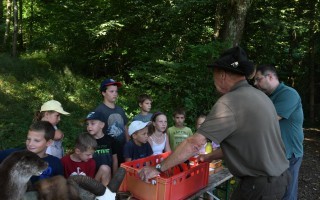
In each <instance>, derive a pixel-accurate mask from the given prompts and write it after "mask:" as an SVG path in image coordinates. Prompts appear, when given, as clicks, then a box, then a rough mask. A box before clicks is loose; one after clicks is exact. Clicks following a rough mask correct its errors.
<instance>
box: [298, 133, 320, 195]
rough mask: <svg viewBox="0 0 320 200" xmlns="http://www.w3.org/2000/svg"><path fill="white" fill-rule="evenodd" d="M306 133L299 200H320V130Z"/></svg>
mask: <svg viewBox="0 0 320 200" xmlns="http://www.w3.org/2000/svg"><path fill="white" fill-rule="evenodd" d="M304 133H305V135H304V137H305V139H304V156H303V160H302V164H301V168H300V174H299V200H320V129H305V130H304Z"/></svg>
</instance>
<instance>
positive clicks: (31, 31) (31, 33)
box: [28, 0, 34, 45]
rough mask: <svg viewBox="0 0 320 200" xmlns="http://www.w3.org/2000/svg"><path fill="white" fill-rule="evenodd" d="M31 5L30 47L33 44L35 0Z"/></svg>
mask: <svg viewBox="0 0 320 200" xmlns="http://www.w3.org/2000/svg"><path fill="white" fill-rule="evenodd" d="M30 4H31V5H30V6H31V8H30V22H29V27H30V29H29V42H28V43H29V45H31V44H32V36H33V13H34V12H33V9H34V8H33V6H34V2H33V0H31V3H30Z"/></svg>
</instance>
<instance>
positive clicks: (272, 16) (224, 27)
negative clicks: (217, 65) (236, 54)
mask: <svg viewBox="0 0 320 200" xmlns="http://www.w3.org/2000/svg"><path fill="white" fill-rule="evenodd" d="M0 6H1V7H0V39H1V40H0V41H1V42H0V44H1V45H0V50H1V53H0V149H4V148H9V147H16V146H23V145H24V141H25V136H26V133H27V130H28V127H29V125H30V124H31V122H32V119H33V116H34V113H35V112H36V111H37V110H39V109H40V106H41V105H42V103H43V102H45V101H47V100H50V99H55V100H58V101H60V102H61V103H62V105H63V107H64V109H65V110H66V111H68V112H70V113H71V115H70V116H62V120H61V122H60V123H59V128H60V129H61V130H62V131H63V132H64V133H65V139H64V145H65V146H66V147H67V148H70V147H72V145H73V141H74V138H75V136H76V135H77V134H79V133H80V132H82V131H84V130H85V129H84V127H85V126H84V121H83V120H84V118H85V116H86V115H87V114H88V113H89V112H90V111H91V110H92V109H93V108H94V107H96V106H97V105H98V104H99V103H100V102H101V101H102V97H101V95H100V94H99V89H98V88H99V84H100V82H101V81H102V80H104V79H105V78H109V77H111V78H113V79H115V80H116V81H120V82H122V83H123V85H124V86H123V87H122V88H121V89H120V91H119V99H118V102H117V104H118V105H120V106H122V107H123V108H124V109H125V111H126V113H127V115H128V117H129V119H132V117H133V116H134V115H136V114H137V113H138V112H139V110H138V103H137V96H138V95H140V94H143V93H147V94H149V95H151V96H152V97H153V104H152V111H153V112H154V111H158V110H160V111H163V112H165V113H166V114H167V116H168V120H169V126H172V125H173V123H172V117H171V116H172V112H173V111H174V109H176V108H178V107H183V108H185V110H186V111H187V119H186V124H187V126H189V127H191V128H192V129H194V126H195V119H196V117H197V116H198V115H199V114H202V113H205V114H207V113H208V111H209V110H210V109H211V107H212V105H213V104H214V103H215V101H216V100H217V98H218V97H219V95H218V94H217V93H216V91H215V89H214V84H213V80H212V72H211V71H210V70H208V69H207V67H206V65H207V64H208V63H210V62H212V61H213V60H214V59H216V58H217V57H219V54H220V53H221V52H222V51H223V50H225V49H227V48H229V47H232V46H235V45H240V46H241V47H242V48H244V49H245V50H246V51H247V53H248V56H249V58H250V59H251V60H252V61H253V62H254V63H255V64H256V65H259V64H266V63H272V64H275V65H277V68H278V73H279V76H280V79H281V81H283V82H285V83H286V84H288V85H290V86H292V87H294V88H295V89H296V90H297V91H298V92H299V93H300V95H301V98H302V102H303V108H304V113H305V126H306V127H319V117H320V112H319V110H320V92H319V91H320V80H319V79H320V59H319V58H320V32H319V21H320V18H319V11H320V5H319V0H308V1H305V0H288V1H280V0H272V1H271V0H239V1H236V0H149V1H141V0H127V1H119V0H90V1H88V0H63V1H62V0H38V1H36V0H3V1H2V3H1V4H0ZM257 112H259V108H257Z"/></svg>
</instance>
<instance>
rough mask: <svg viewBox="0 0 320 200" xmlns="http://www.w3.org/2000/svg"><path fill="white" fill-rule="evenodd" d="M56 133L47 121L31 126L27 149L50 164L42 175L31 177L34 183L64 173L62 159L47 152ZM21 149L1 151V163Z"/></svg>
mask: <svg viewBox="0 0 320 200" xmlns="http://www.w3.org/2000/svg"><path fill="white" fill-rule="evenodd" d="M54 134H55V129H54V127H53V126H52V125H51V123H50V122H47V121H37V122H34V123H33V124H31V126H30V127H29V131H28V135H27V140H26V149H27V150H29V151H31V152H33V153H35V154H37V155H38V156H39V157H40V158H41V159H43V160H44V161H46V162H47V163H48V164H49V166H48V168H47V169H46V170H44V171H43V172H42V174H41V175H40V176H32V177H31V182H32V183H35V182H37V181H38V180H40V179H44V178H49V177H53V176H56V175H63V167H62V164H61V161H60V159H59V158H57V157H55V156H52V155H48V154H47V153H46V150H47V147H48V146H50V145H51V144H52V142H53V138H54ZM21 150H23V148H15V149H6V150H3V151H0V163H1V162H2V161H3V160H4V159H5V158H6V157H7V156H9V155H10V154H11V153H13V152H16V151H21Z"/></svg>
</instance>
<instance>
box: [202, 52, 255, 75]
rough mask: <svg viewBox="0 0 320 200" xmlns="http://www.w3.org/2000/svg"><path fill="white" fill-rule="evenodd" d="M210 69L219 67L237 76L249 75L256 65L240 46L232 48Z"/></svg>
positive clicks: (211, 65) (209, 65)
mask: <svg viewBox="0 0 320 200" xmlns="http://www.w3.org/2000/svg"><path fill="white" fill-rule="evenodd" d="M208 67H217V68H221V69H224V70H226V71H230V72H234V73H237V74H242V75H248V74H250V73H251V72H252V69H253V68H254V65H253V63H252V62H251V61H249V60H248V57H247V53H246V52H245V51H244V50H243V49H242V48H241V47H239V46H236V47H233V48H230V49H228V50H226V51H225V52H223V53H222V54H221V56H220V57H219V58H218V59H217V60H216V61H215V62H213V63H212V64H208Z"/></svg>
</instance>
